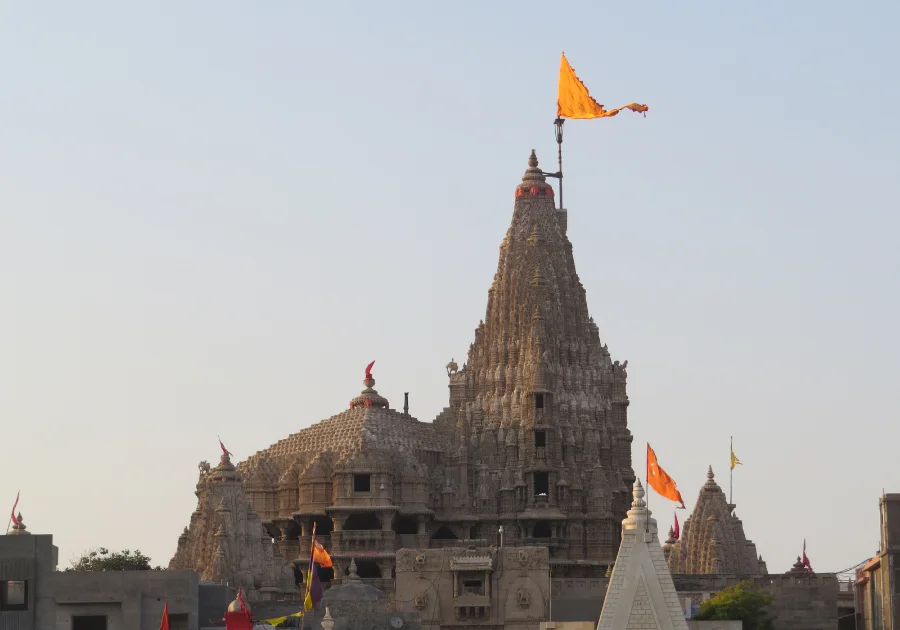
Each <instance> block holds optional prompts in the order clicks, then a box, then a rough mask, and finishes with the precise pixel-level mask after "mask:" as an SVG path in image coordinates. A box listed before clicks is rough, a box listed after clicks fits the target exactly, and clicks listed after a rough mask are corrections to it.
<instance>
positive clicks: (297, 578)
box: [294, 564, 306, 588]
mask: <svg viewBox="0 0 900 630" xmlns="http://www.w3.org/2000/svg"><path fill="white" fill-rule="evenodd" d="M294 584H296V585H297V588H300V587H301V586H303V585H305V584H306V580H304V579H303V570H302V569H301V568H300V567H298V566H297V565H296V564H295V565H294Z"/></svg>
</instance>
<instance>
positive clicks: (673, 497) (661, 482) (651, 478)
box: [647, 443, 684, 507]
mask: <svg viewBox="0 0 900 630" xmlns="http://www.w3.org/2000/svg"><path fill="white" fill-rule="evenodd" d="M647 485H649V486H650V487H651V488H653V489H654V490H656V492H657V493H658V494H659V495H661V496H664V497H665V498H667V499H669V500H670V501H674V502H675V503H678V504H680V505H681V507H684V500H683V499H682V498H681V493H680V492H678V488H676V487H675V480H674V479H672V478H671V477H670V476H669V475H668V473H666V471H665V470H663V469H662V468H660V466H659V462H658V461H656V453H654V452H653V449H652V448H650V444H649V443H648V444H647Z"/></svg>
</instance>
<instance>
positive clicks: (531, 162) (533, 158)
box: [528, 149, 538, 168]
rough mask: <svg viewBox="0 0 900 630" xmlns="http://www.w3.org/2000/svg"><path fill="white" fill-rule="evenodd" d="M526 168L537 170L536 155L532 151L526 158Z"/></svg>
mask: <svg viewBox="0 0 900 630" xmlns="http://www.w3.org/2000/svg"><path fill="white" fill-rule="evenodd" d="M528 166H529V167H531V168H537V166H538V159H537V153H535V151H534V149H532V150H531V156H530V157H529V158H528Z"/></svg>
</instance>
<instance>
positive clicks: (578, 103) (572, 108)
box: [556, 53, 650, 119]
mask: <svg viewBox="0 0 900 630" xmlns="http://www.w3.org/2000/svg"><path fill="white" fill-rule="evenodd" d="M623 109H630V110H631V111H633V112H637V113H641V114H644V116H646V115H647V114H646V112H647V111H649V109H650V108H649V107H647V106H646V105H641V104H640V103H628V105H623V106H622V107H619V108H618V109H612V110H609V111H607V110H605V109H603V105H601V104H600V103H598V102H597V101H595V100H594V98H593V97H592V96H591V95H590V93H589V92H588V89H587V88H586V87H585V86H584V83H582V82H581V79H579V78H578V77H577V76H575V70H573V69H572V66H570V65H569V60H568V59H566V53H563V55H562V59H561V60H560V62H559V94H558V96H557V99H556V115H557V116H559V117H560V118H582V119H586V118H609V117H611V116H615V115H616V114H618V113H619V112H620V111H622V110H623Z"/></svg>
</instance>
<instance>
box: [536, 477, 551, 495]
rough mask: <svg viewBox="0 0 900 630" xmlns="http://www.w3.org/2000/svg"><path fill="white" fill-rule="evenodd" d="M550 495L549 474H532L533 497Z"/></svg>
mask: <svg viewBox="0 0 900 630" xmlns="http://www.w3.org/2000/svg"><path fill="white" fill-rule="evenodd" d="M549 494H550V473H546V472H536V473H534V496H536V497H537V496H541V495H544V496H548V495H549Z"/></svg>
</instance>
